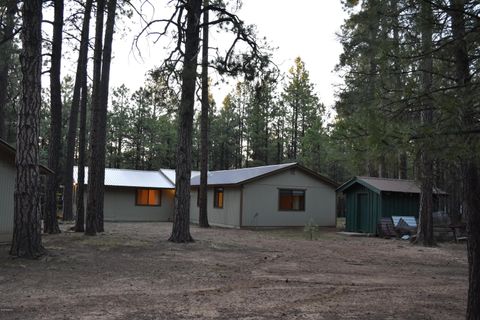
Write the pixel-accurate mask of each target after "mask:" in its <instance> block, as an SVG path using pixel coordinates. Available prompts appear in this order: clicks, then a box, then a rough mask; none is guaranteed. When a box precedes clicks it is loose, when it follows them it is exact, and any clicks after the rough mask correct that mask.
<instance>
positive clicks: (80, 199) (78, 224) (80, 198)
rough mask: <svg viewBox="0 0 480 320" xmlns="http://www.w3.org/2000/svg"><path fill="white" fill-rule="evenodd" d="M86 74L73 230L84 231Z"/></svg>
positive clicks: (83, 86)
mask: <svg viewBox="0 0 480 320" xmlns="http://www.w3.org/2000/svg"><path fill="white" fill-rule="evenodd" d="M87 100H88V88H87V75H86V74H84V77H83V84H82V101H81V104H80V132H79V135H80V137H79V138H78V172H77V183H78V184H77V212H76V214H77V217H76V220H75V232H85V203H84V201H85V200H84V195H85V153H86V136H85V135H86V131H87Z"/></svg>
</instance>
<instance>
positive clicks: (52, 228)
mask: <svg viewBox="0 0 480 320" xmlns="http://www.w3.org/2000/svg"><path fill="white" fill-rule="evenodd" d="M54 11H55V12H54V21H53V39H52V58H51V66H50V103H51V107H50V141H49V145H48V167H49V168H50V169H52V170H53V174H50V175H49V176H48V177H47V185H46V191H45V197H46V204H45V214H44V216H45V222H44V232H45V233H50V234H55V233H60V228H59V227H58V222H57V190H58V186H59V180H60V172H59V171H60V170H59V169H60V165H59V163H60V156H61V150H62V139H61V138H62V107H63V106H62V84H61V81H60V71H61V67H62V63H61V61H62V32H63V0H57V1H55V4H54Z"/></svg>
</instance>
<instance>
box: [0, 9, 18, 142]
mask: <svg viewBox="0 0 480 320" xmlns="http://www.w3.org/2000/svg"><path fill="white" fill-rule="evenodd" d="M6 5H7V16H6V18H5V26H4V28H3V30H2V31H3V32H2V35H3V37H2V38H3V39H2V40H6V42H4V43H3V44H0V57H2V59H0V88H1V90H0V138H2V139H5V140H6V138H7V123H6V117H5V109H6V105H7V87H8V71H9V70H10V63H11V57H12V43H13V39H12V37H13V29H14V28H15V14H16V13H17V10H18V8H17V1H16V0H9V1H8V2H7V4H6ZM7 39H10V40H7Z"/></svg>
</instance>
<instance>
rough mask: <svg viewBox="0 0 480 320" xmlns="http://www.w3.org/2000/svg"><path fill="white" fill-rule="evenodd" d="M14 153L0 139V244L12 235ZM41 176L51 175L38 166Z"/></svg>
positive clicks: (11, 147)
mask: <svg viewBox="0 0 480 320" xmlns="http://www.w3.org/2000/svg"><path fill="white" fill-rule="evenodd" d="M15 153H16V150H15V148H14V147H13V146H11V145H10V144H8V143H7V142H6V141H5V140H3V139H0V242H9V241H11V240H12V234H13V216H14V192H15V178H16V174H15ZM40 173H41V174H50V173H53V172H52V171H51V170H50V169H48V168H47V167H45V166H40Z"/></svg>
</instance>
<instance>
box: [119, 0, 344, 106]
mask: <svg viewBox="0 0 480 320" xmlns="http://www.w3.org/2000/svg"><path fill="white" fill-rule="evenodd" d="M157 3H158V2H157ZM167 10H168V9H165V8H157V9H156V13H155V14H152V13H149V14H147V18H148V17H152V16H163V17H165V16H166V15H167V14H168V13H169V12H170V11H167ZM144 12H151V10H149V8H148V7H147V8H144ZM163 12H164V13H165V15H164V14H163ZM237 15H238V16H239V17H240V18H241V19H243V20H244V21H245V23H247V24H255V25H256V26H257V32H258V35H259V36H260V37H266V38H267V41H268V42H269V44H270V46H272V47H274V48H276V49H274V51H273V60H274V62H275V63H276V64H277V65H278V66H279V68H280V70H281V71H282V72H287V71H288V69H289V68H290V67H291V66H292V65H293V62H294V59H295V58H296V57H298V56H299V57H301V58H302V60H303V61H304V62H305V66H306V68H307V70H308V71H309V73H310V78H311V81H312V82H313V83H314V85H315V89H316V92H317V93H318V95H319V97H320V100H321V101H322V102H323V103H324V104H325V105H326V106H328V107H331V106H333V104H334V100H335V96H334V94H335V85H338V84H340V83H341V80H340V79H339V77H338V76H337V75H336V74H335V73H334V71H333V69H334V67H335V65H336V63H337V62H338V59H339V55H340V54H341V52H342V47H341V45H340V43H339V41H338V39H337V36H336V33H338V32H339V31H340V26H341V25H342V24H343V21H344V19H345V18H346V17H347V15H346V13H344V12H343V10H342V5H341V1H340V0H325V1H319V0H295V1H291V0H243V6H242V8H241V9H240V10H239V11H238V12H237ZM125 26H127V30H126V31H120V32H118V34H117V35H116V39H115V42H114V44H113V50H114V53H113V60H112V67H111V68H112V70H111V86H119V85H121V84H125V85H126V86H127V87H129V88H130V89H131V90H136V89H137V88H138V87H140V86H141V85H142V84H143V83H144V79H145V73H146V72H147V71H148V70H150V69H152V68H153V67H155V66H158V65H159V64H160V63H161V61H162V58H165V57H166V55H167V52H166V51H165V50H164V48H163V47H164V45H165V43H157V44H154V43H153V38H149V39H148V38H142V40H141V41H140V43H139V48H140V53H139V52H138V51H137V50H132V42H133V39H134V36H135V35H137V34H138V32H139V30H140V29H141V27H142V25H141V23H139V19H138V18H135V17H134V18H132V20H131V21H129V23H128V24H125ZM121 29H123V28H122V27H121ZM219 40H220V41H224V42H227V39H226V38H222V37H219V38H216V36H215V33H213V34H212V33H211V43H213V42H214V41H217V42H218V41H219ZM225 45H227V44H225ZM140 55H141V57H140ZM213 77H215V76H214V75H213ZM214 80H215V79H214ZM232 87H233V82H230V85H228V84H223V85H215V86H214V87H213V88H212V89H211V90H212V93H213V96H214V98H215V100H216V102H217V104H219V103H221V101H222V100H223V98H224V96H225V95H226V94H227V93H228V92H229V91H230V90H231V88H232Z"/></svg>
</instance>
